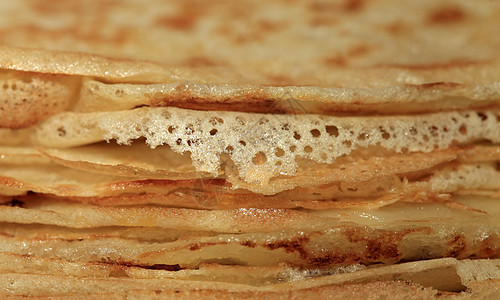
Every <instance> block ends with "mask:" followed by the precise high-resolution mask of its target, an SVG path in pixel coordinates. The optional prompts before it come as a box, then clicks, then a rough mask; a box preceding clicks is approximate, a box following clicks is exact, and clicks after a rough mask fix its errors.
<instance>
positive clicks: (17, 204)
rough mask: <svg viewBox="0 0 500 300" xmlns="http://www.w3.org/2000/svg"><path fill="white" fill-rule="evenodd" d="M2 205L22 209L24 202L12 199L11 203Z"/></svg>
mask: <svg viewBox="0 0 500 300" xmlns="http://www.w3.org/2000/svg"><path fill="white" fill-rule="evenodd" d="M4 205H6V206H11V207H24V202H23V201H20V200H17V199H12V200H11V201H9V202H7V203H5V204H4Z"/></svg>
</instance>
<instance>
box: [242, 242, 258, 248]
mask: <svg viewBox="0 0 500 300" xmlns="http://www.w3.org/2000/svg"><path fill="white" fill-rule="evenodd" d="M240 244H241V245H242V246H247V247H250V248H255V245H256V244H255V242H252V241H244V242H241V243H240Z"/></svg>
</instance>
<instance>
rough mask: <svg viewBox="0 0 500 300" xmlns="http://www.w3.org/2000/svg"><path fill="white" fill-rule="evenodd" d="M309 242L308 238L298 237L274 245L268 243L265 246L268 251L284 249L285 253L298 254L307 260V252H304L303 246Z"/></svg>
mask: <svg viewBox="0 0 500 300" xmlns="http://www.w3.org/2000/svg"><path fill="white" fill-rule="evenodd" d="M309 241H310V239H309V238H308V237H300V238H296V239H292V240H288V241H279V242H276V243H268V244H266V245H265V246H266V247H267V248H268V249H270V250H275V249H279V248H283V249H285V252H287V253H292V252H298V253H299V255H300V257H301V258H302V259H305V258H307V256H308V252H307V251H306V250H305V248H304V247H305V245H306V244H307V243H308V242H309Z"/></svg>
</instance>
